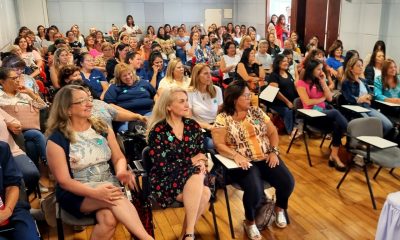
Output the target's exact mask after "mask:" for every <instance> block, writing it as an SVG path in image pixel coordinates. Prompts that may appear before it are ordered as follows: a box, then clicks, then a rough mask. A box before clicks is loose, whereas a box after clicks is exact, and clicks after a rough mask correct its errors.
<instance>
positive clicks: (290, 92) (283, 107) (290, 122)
mask: <svg viewBox="0 0 400 240" xmlns="http://www.w3.org/2000/svg"><path fill="white" fill-rule="evenodd" d="M272 67H273V70H272V73H271V75H270V77H269V79H268V82H269V85H271V86H273V87H277V88H279V92H278V95H277V96H276V98H275V100H274V102H273V103H272V105H271V108H272V109H273V110H275V111H276V112H278V114H279V115H280V116H281V117H282V118H283V122H284V124H285V129H286V132H287V133H288V134H290V137H292V136H293V135H294V132H295V130H296V129H294V125H295V118H294V111H293V100H294V99H295V98H297V97H298V94H297V91H296V87H295V80H294V78H293V76H292V75H291V74H290V73H289V72H288V69H289V60H288V58H287V57H285V56H284V55H282V54H279V55H277V56H276V58H275V60H274V63H273V65H272Z"/></svg>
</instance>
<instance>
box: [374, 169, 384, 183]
mask: <svg viewBox="0 0 400 240" xmlns="http://www.w3.org/2000/svg"><path fill="white" fill-rule="evenodd" d="M381 170H382V167H379V168H378V170H377V171H376V173H375V175H374V180H375V179H376V177H377V176H378V174H379V172H380V171H381Z"/></svg>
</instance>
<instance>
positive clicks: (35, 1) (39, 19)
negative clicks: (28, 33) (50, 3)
mask: <svg viewBox="0 0 400 240" xmlns="http://www.w3.org/2000/svg"><path fill="white" fill-rule="evenodd" d="M16 2H17V8H18V17H19V22H20V25H21V26H26V27H28V28H29V29H31V30H32V31H34V32H35V33H36V28H37V26H38V25H43V26H48V25H49V23H48V17H47V4H46V0H17V1H16Z"/></svg>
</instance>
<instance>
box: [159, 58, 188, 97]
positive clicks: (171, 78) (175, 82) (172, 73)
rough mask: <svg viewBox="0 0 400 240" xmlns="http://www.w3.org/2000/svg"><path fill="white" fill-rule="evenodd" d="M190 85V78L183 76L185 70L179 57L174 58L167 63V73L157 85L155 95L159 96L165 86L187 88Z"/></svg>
mask: <svg viewBox="0 0 400 240" xmlns="http://www.w3.org/2000/svg"><path fill="white" fill-rule="evenodd" d="M189 85H190V78H188V77H186V76H185V70H184V67H183V64H182V61H181V59H179V58H176V59H173V60H171V61H170V62H169V63H168V67H167V74H166V76H165V77H164V78H163V79H161V81H160V84H159V85H158V90H157V95H158V96H161V93H162V91H163V90H164V89H165V88H171V87H180V88H183V89H185V90H186V89H188V87H189Z"/></svg>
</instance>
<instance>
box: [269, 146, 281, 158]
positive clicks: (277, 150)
mask: <svg viewBox="0 0 400 240" xmlns="http://www.w3.org/2000/svg"><path fill="white" fill-rule="evenodd" d="M269 153H275V155H276V156H279V147H277V146H272V147H269Z"/></svg>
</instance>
